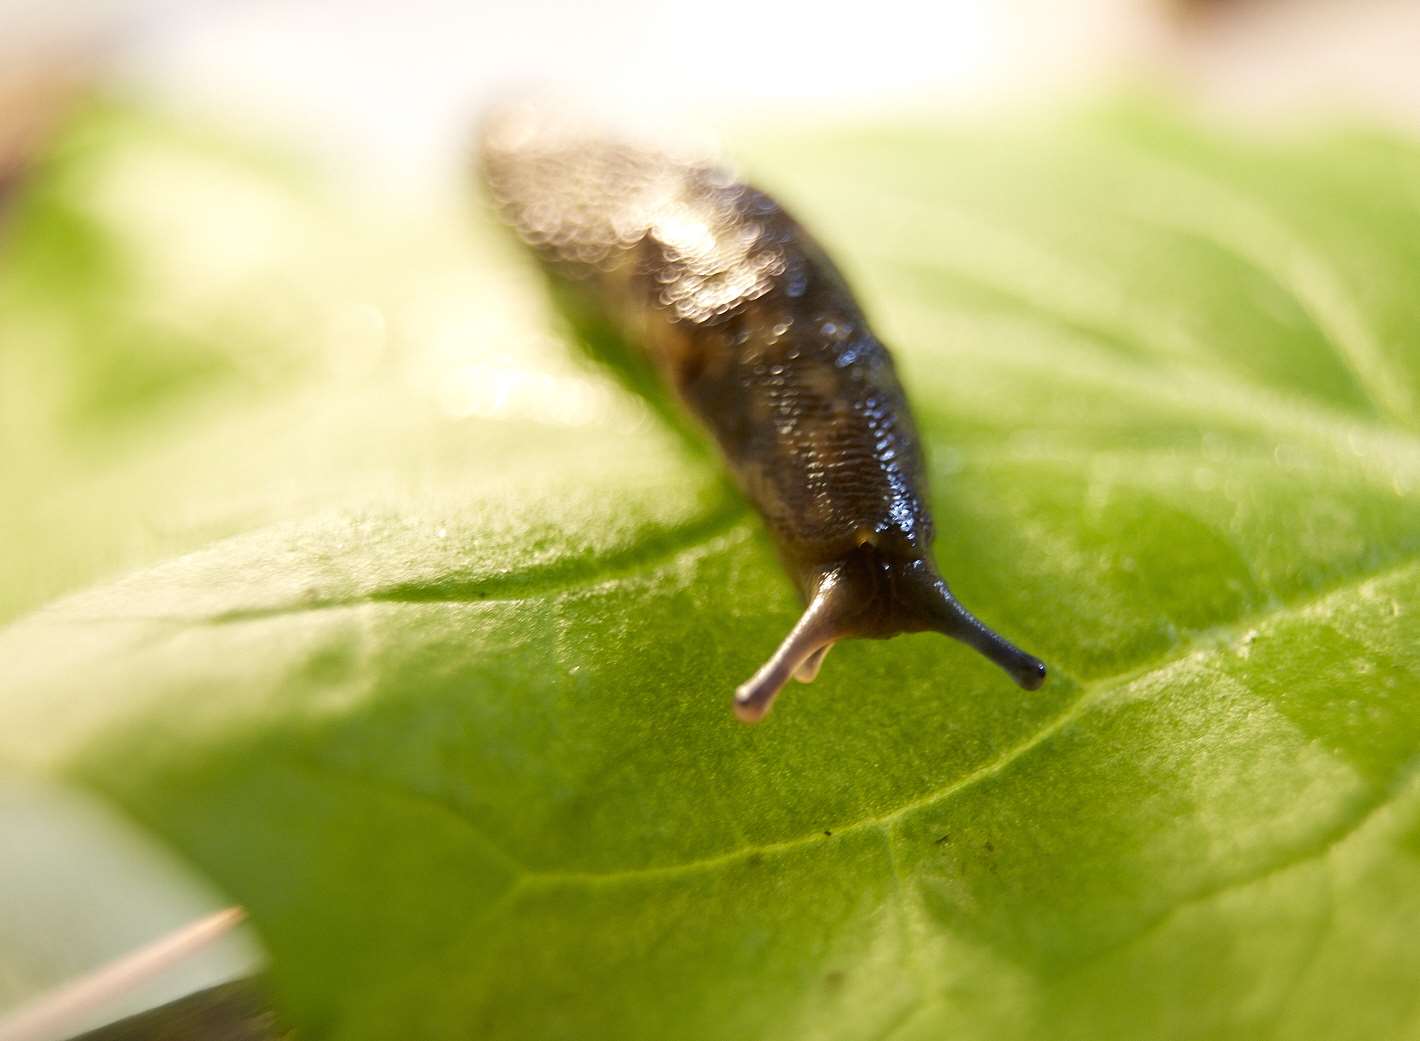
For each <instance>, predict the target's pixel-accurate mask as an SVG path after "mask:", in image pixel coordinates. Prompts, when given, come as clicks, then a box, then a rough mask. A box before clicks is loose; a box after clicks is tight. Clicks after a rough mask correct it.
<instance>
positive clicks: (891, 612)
mask: <svg viewBox="0 0 1420 1041" xmlns="http://www.w3.org/2000/svg"><path fill="white" fill-rule="evenodd" d="M481 165H482V172H483V177H484V180H485V182H486V186H487V189H488V192H489V194H490V195H491V197H492V199H493V202H494V204H495V206H496V207H497V209H498V212H499V213H500V215H501V216H502V218H503V219H504V220H505V221H506V222H507V223H508V224H509V225H510V226H511V227H512V228H513V229H514V231H516V232H517V234H518V236H519V237H520V238H521V239H522V240H523V241H524V242H525V243H526V244H527V245H528V246H529V247H531V248H532V249H533V250H534V252H535V253H536V254H537V256H538V257H539V258H540V260H541V261H542V262H543V264H544V265H545V266H546V267H547V268H548V269H550V270H551V271H552V272H554V273H555V274H556V275H557V276H558V277H561V278H566V279H569V280H572V281H574V282H577V283H580V284H582V285H584V286H585V287H586V288H587V289H588V290H589V291H590V293H591V295H593V296H594V297H595V298H596V300H597V301H598V304H599V306H600V308H601V309H602V310H603V311H604V313H605V316H606V317H607V318H608V319H609V320H610V321H611V322H612V324H613V325H614V326H615V327H616V328H617V329H618V330H619V332H620V334H621V335H622V337H623V338H624V339H625V340H626V341H627V342H628V343H629V344H631V345H633V346H634V347H635V348H637V349H639V350H641V351H643V352H644V353H645V355H646V356H647V358H648V359H649V360H650V361H651V363H652V364H653V366H654V367H655V369H656V370H657V371H658V372H659V374H660V376H661V378H662V379H663V380H664V382H665V384H666V385H667V386H668V387H669V388H670V390H671V391H672V392H673V393H674V395H675V396H676V397H677V398H678V399H679V400H680V401H681V402H682V403H683V404H684V405H685V407H686V408H687V409H688V410H689V411H690V413H692V414H693V415H694V416H695V417H696V419H697V420H698V421H699V423H700V425H701V426H703V427H704V428H705V430H707V431H708V432H709V433H710V435H711V436H712V437H713V438H714V440H715V442H716V444H717V445H718V446H719V448H720V451H721V452H722V454H723V456H724V459H725V462H726V465H727V466H728V467H729V469H730V471H731V472H732V473H733V475H734V477H735V479H736V481H737V482H738V484H739V486H740V487H741V489H743V491H744V494H745V495H746V497H747V498H748V499H749V500H750V502H751V503H752V504H753V505H754V507H755V508H756V509H757V510H758V511H759V513H760V515H761V516H762V517H763V518H764V522H765V524H766V526H767V527H768V529H769V531H770V533H771V534H772V535H773V538H774V541H775V543H776V544H777V546H778V549H779V553H780V556H781V557H782V559H783V561H784V564H785V567H786V569H787V570H788V572H789V574H790V575H791V577H792V578H793V580H794V582H795V584H796V586H797V587H798V590H799V593H800V595H801V597H802V598H803V600H804V603H805V610H804V613H803V616H802V617H801V618H800V619H799V621H798V623H797V624H796V625H795V626H794V628H793V629H792V630H791V631H790V633H789V634H788V636H786V637H785V638H784V640H783V642H782V643H781V644H780V645H779V648H778V649H777V650H776V651H775V652H774V653H773V654H772V655H771V656H770V657H769V659H768V660H767V661H766V662H765V663H764V665H763V666H762V667H761V668H760V669H759V671H758V672H756V673H755V674H754V676H753V677H752V678H750V679H749V680H748V681H747V682H746V683H744V684H743V685H742V686H741V687H740V688H739V689H738V690H737V691H736V692H735V711H736V713H737V714H738V715H739V717H740V718H741V719H743V720H745V721H746V722H754V721H757V720H759V719H760V718H762V717H763V716H764V714H765V713H766V712H768V711H769V708H770V706H771V704H772V703H773V701H774V698H775V696H776V695H777V694H778V693H779V691H780V690H781V689H782V688H783V686H784V685H785V684H786V683H787V682H788V680H789V679H790V677H791V676H792V677H797V678H798V679H800V680H802V681H804V682H808V681H810V680H812V679H813V678H814V677H815V676H816V675H817V673H818V671H819V667H820V665H821V664H822V663H823V658H824V655H825V654H827V652H828V649H829V648H830V647H831V646H832V645H833V644H834V643H835V642H837V641H838V640H841V639H846V638H850V637H871V638H886V637H891V636H896V635H898V634H900V633H909V632H922V631H927V630H932V631H935V632H940V633H944V634H945V635H947V636H951V637H953V638H955V639H957V640H960V641H962V642H963V643H966V644H968V645H969V646H971V647H974V648H975V649H976V650H977V651H979V652H980V653H982V654H983V655H985V656H986V657H987V658H989V659H991V660H992V661H993V662H995V663H996V664H997V665H999V666H1000V667H1001V668H1002V669H1004V670H1005V671H1006V672H1007V673H1008V674H1009V675H1010V676H1011V678H1012V679H1014V680H1015V681H1016V683H1018V684H1019V685H1020V686H1021V687H1024V688H1026V689H1027V690H1034V689H1036V688H1038V687H1039V686H1040V685H1041V683H1043V682H1044V680H1045V666H1044V665H1043V664H1042V663H1041V662H1040V661H1039V660H1038V659H1036V658H1034V657H1032V656H1031V655H1029V654H1026V653H1025V652H1024V651H1022V650H1020V649H1019V648H1017V647H1015V646H1014V645H1012V644H1011V643H1010V642H1008V641H1007V640H1005V639H1004V638H1003V637H1001V636H999V635H998V634H996V633H995V632H993V631H992V630H990V629H988V628H987V627H986V626H985V625H984V624H983V623H981V622H980V621H979V620H977V619H976V617H975V616H973V615H972V614H971V613H970V612H968V611H967V610H966V608H964V607H963V606H962V605H961V604H960V603H958V602H957V600H956V598H955V597H953V596H952V594H951V591H950V590H949V589H948V587H947V584H946V582H944V581H943V580H942V578H941V577H940V576H939V575H938V574H937V571H936V567H935V565H934V564H933V561H932V552H931V547H932V540H933V535H934V532H933V526H932V518H931V515H930V513H929V512H928V509H927V503H926V487H925V483H926V482H925V476H924V466H923V460H922V448H921V441H920V439H919V437H918V435H917V429H916V426H915V424H914V423H913V420H912V414H911V411H910V409H909V408H908V404H907V399H906V396H905V395H904V394H903V390H902V386H901V384H900V383H899V382H898V378H897V372H896V369H895V368H894V366H893V362H892V358H891V356H890V355H889V354H888V352H887V349H886V348H885V347H884V346H883V345H882V343H881V342H880V341H879V340H878V338H877V337H876V336H875V335H874V334H873V332H872V330H871V329H870V328H869V326H868V322H867V320H866V319H865V318H864V316H863V312H862V310H861V309H860V308H859V306H858V304H857V302H856V301H855V300H854V298H853V294H852V292H851V291H850V290H849V288H848V286H847V284H846V282H845V281H844V279H843V276H842V275H841V274H840V273H839V272H838V269H837V268H836V267H835V266H834V264H833V262H832V261H831V260H830V259H829V258H828V257H827V255H826V254H825V253H824V251H823V250H822V249H821V248H820V247H819V245H818V244H817V243H816V242H815V241H814V239H813V237H812V236H811V235H810V234H809V233H808V232H807V231H806V230H805V229H804V228H803V227H802V226H801V225H800V224H799V223H798V222H797V221H795V220H794V219H793V217H791V216H790V215H789V214H788V213H787V212H785V210H784V209H783V207H781V206H780V205H779V204H778V203H776V202H775V201H774V200H773V199H772V198H770V197H769V196H768V195H766V194H764V193H763V192H761V191H759V190H757V189H755V188H752V187H750V186H748V185H745V184H741V183H739V182H738V181H736V180H735V179H734V178H733V177H731V176H730V175H728V174H727V173H725V172H724V171H723V170H722V169H720V168H718V167H717V166H715V165H714V164H713V163H710V162H706V161H700V160H696V159H692V158H687V157H683V156H675V155H671V154H667V153H665V152H663V151H660V150H657V149H656V148H654V147H647V146H642V145H639V144H637V143H635V142H632V141H629V140H619V139H616V138H612V137H607V136H603V135H600V134H597V133H592V132H588V131H586V130H584V129H582V128H581V127H579V126H577V125H575V124H572V123H568V122H562V123H558V122H556V121H554V120H552V119H550V118H549V117H548V116H547V115H546V114H545V113H543V112H540V111H538V110H534V109H508V110H504V111H501V112H499V113H497V114H495V115H494V116H493V117H492V118H491V119H490V120H489V121H488V122H487V124H486V125H485V128H484V135H483V142H482V149H481Z"/></svg>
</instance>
